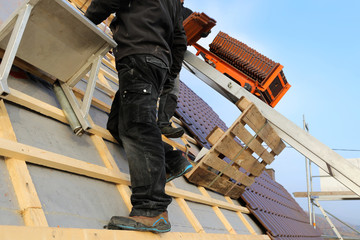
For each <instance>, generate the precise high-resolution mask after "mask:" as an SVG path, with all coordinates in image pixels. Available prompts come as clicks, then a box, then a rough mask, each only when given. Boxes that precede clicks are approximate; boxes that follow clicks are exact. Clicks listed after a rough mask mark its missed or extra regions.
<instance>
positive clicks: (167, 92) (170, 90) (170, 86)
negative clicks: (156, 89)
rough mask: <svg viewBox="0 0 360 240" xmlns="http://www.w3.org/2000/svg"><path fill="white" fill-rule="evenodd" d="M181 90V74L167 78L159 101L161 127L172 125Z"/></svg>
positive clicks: (159, 124)
mask: <svg viewBox="0 0 360 240" xmlns="http://www.w3.org/2000/svg"><path fill="white" fill-rule="evenodd" d="M179 92H180V78H179V74H178V75H177V77H176V78H174V79H172V78H167V79H166V81H165V84H164V87H163V91H162V93H161V95H160V101H159V111H158V126H159V127H160V128H163V127H166V126H170V125H171V123H170V119H171V118H172V116H174V113H175V110H176V106H177V99H178V96H179Z"/></svg>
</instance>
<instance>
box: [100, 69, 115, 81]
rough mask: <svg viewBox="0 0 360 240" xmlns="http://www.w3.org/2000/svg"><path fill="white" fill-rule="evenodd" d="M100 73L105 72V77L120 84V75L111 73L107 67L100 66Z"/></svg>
mask: <svg viewBox="0 0 360 240" xmlns="http://www.w3.org/2000/svg"><path fill="white" fill-rule="evenodd" d="M99 73H101V74H103V75H104V77H106V78H108V79H109V80H110V81H112V82H114V83H116V84H119V79H118V77H115V76H114V75H112V74H111V73H109V72H108V71H107V70H106V69H104V68H102V67H101V68H100V70H99Z"/></svg>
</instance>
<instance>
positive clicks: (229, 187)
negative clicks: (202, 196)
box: [188, 166, 243, 199]
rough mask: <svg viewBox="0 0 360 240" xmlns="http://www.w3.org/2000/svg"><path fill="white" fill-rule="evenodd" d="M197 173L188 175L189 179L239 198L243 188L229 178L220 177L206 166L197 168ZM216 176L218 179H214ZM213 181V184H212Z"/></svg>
mask: <svg viewBox="0 0 360 240" xmlns="http://www.w3.org/2000/svg"><path fill="white" fill-rule="evenodd" d="M195 173H196V174H192V175H190V176H188V180H189V181H190V182H193V183H195V184H197V185H200V186H204V187H206V188H208V189H211V190H213V191H215V192H218V193H220V194H223V195H228V196H230V197H232V198H235V199H237V198H239V196H240V195H241V193H243V189H242V188H241V187H240V186H238V185H237V184H234V183H233V182H231V181H229V178H228V177H226V178H224V177H223V176H221V177H219V178H218V175H217V174H216V173H214V172H211V171H209V170H208V169H207V168H206V167H204V166H201V167H199V168H197V169H196V172H195ZM215 178H216V181H214V182H213V180H214V179H215ZM210 183H211V185H210Z"/></svg>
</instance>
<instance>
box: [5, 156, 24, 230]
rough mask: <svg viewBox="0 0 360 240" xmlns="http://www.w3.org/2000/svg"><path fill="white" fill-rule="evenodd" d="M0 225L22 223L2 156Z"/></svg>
mask: <svg viewBox="0 0 360 240" xmlns="http://www.w3.org/2000/svg"><path fill="white" fill-rule="evenodd" d="M0 225H17V226H19V225H24V221H23V219H22V217H21V214H20V209H19V204H18V202H17V198H16V195H15V192H14V188H13V186H12V183H11V180H10V176H9V172H8V171H7V168H6V164H5V160H4V158H3V157H0Z"/></svg>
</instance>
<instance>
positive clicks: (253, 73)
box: [210, 32, 280, 84]
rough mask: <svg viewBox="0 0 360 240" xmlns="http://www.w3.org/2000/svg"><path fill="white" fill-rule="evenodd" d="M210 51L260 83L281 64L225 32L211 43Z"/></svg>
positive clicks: (220, 33)
mask: <svg viewBox="0 0 360 240" xmlns="http://www.w3.org/2000/svg"><path fill="white" fill-rule="evenodd" d="M210 51H211V52H213V53H215V54H216V55H218V56H219V57H221V58H222V59H224V60H226V61H227V62H229V63H230V64H231V65H233V66H234V67H236V68H238V69H239V70H241V71H242V72H244V73H245V74H247V75H248V76H250V77H251V78H253V79H254V80H256V81H258V82H259V83H260V84H261V83H262V82H263V81H264V80H265V79H266V78H267V77H268V76H270V74H271V73H272V72H273V71H274V70H275V68H276V67H278V66H279V65H280V64H279V63H276V62H274V61H272V60H271V59H269V58H267V57H266V56H264V55H262V54H260V53H259V52H257V51H256V50H254V49H252V48H250V47H249V46H247V45H246V44H244V43H242V42H240V41H238V40H237V39H235V38H232V37H230V36H229V35H227V34H226V33H223V32H219V34H218V35H217V36H216V37H215V39H214V41H213V42H212V43H211V44H210Z"/></svg>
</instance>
